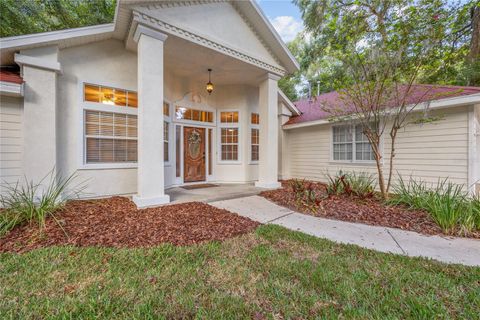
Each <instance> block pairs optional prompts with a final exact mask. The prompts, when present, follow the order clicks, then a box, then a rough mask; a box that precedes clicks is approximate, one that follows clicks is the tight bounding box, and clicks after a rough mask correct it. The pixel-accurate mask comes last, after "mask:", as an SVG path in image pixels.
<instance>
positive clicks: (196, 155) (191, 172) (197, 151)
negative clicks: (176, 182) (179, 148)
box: [183, 127, 205, 182]
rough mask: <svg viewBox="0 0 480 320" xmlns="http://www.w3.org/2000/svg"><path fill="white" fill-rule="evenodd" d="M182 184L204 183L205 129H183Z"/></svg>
mask: <svg viewBox="0 0 480 320" xmlns="http://www.w3.org/2000/svg"><path fill="white" fill-rule="evenodd" d="M183 139H184V140H183V146H184V147H183V150H184V152H183V157H184V158H183V159H184V161H183V163H184V168H183V169H184V171H183V172H184V178H183V181H184V182H195V181H205V128H192V127H184V128H183Z"/></svg>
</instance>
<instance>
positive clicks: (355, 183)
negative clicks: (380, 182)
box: [327, 171, 375, 198]
mask: <svg viewBox="0 0 480 320" xmlns="http://www.w3.org/2000/svg"><path fill="white" fill-rule="evenodd" d="M327 179H328V183H327V193H328V194H330V195H338V194H347V195H352V194H353V195H355V196H358V197H361V198H367V197H370V196H372V195H373V192H374V189H375V177H374V176H373V175H372V174H369V173H367V172H359V173H357V172H346V173H344V172H342V171H339V172H337V174H336V175H334V176H331V175H330V174H327Z"/></svg>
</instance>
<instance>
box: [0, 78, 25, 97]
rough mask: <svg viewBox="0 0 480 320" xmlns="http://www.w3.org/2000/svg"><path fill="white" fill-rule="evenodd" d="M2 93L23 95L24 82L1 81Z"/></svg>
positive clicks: (0, 88)
mask: <svg viewBox="0 0 480 320" xmlns="http://www.w3.org/2000/svg"><path fill="white" fill-rule="evenodd" d="M0 94H1V95H4V96H11V97H23V83H12V82H7V81H0Z"/></svg>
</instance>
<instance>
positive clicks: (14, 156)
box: [0, 96, 23, 194]
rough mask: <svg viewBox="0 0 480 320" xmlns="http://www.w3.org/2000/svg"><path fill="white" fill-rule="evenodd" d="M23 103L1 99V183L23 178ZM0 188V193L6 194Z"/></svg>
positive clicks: (13, 181) (13, 99) (10, 98)
mask: <svg viewBox="0 0 480 320" xmlns="http://www.w3.org/2000/svg"><path fill="white" fill-rule="evenodd" d="M22 119H23V102H22V100H21V99H20V98H14V97H6V96H1V97H0V182H1V183H2V186H3V185H4V184H5V183H16V182H17V181H18V180H21V179H22V177H23V169H22V154H23V130H22V127H23V120H22ZM4 192H5V190H4V188H3V187H0V193H2V194H3V193H4Z"/></svg>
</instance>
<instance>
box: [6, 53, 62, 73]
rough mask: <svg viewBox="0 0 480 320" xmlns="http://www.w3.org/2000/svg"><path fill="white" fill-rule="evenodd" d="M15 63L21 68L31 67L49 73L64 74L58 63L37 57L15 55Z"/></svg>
mask: <svg viewBox="0 0 480 320" xmlns="http://www.w3.org/2000/svg"><path fill="white" fill-rule="evenodd" d="M14 60H15V63H16V64H18V65H19V66H30V67H36V68H41V69H45V70H49V71H55V72H58V73H61V72H62V66H61V65H60V63H59V62H57V61H50V60H46V59H42V58H37V57H29V56H26V55H23V54H19V53H15V58H14Z"/></svg>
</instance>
